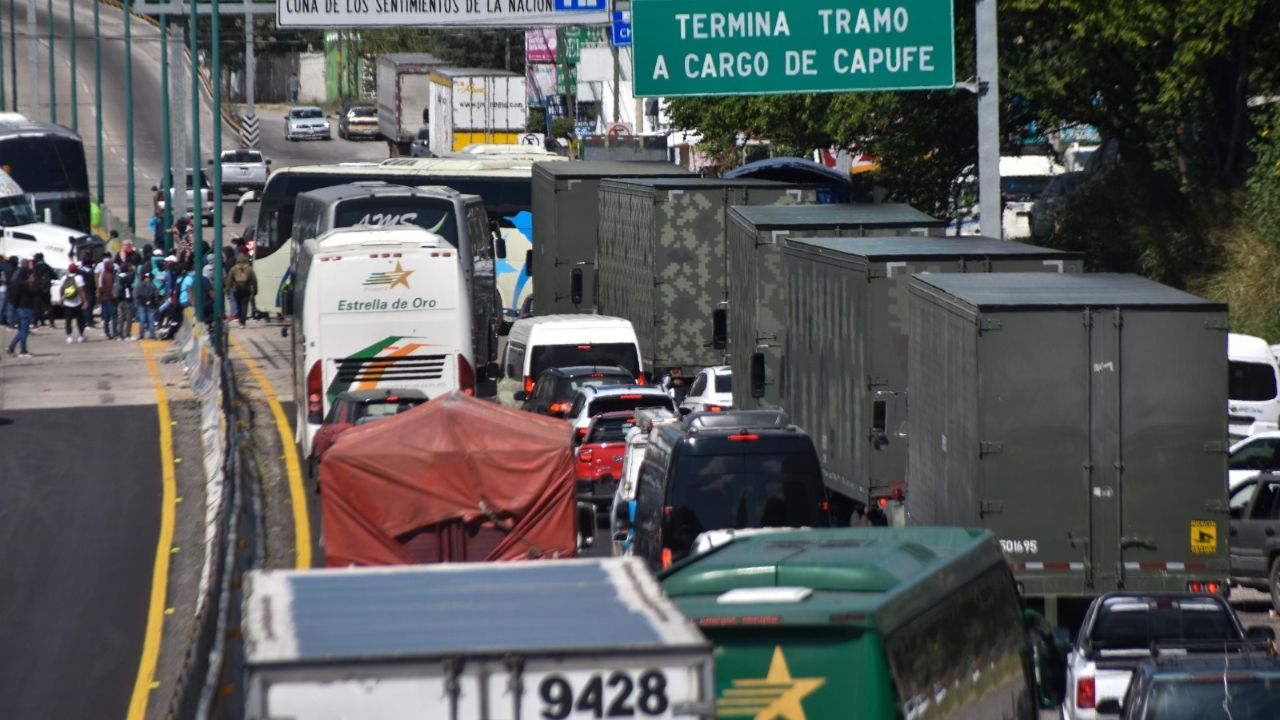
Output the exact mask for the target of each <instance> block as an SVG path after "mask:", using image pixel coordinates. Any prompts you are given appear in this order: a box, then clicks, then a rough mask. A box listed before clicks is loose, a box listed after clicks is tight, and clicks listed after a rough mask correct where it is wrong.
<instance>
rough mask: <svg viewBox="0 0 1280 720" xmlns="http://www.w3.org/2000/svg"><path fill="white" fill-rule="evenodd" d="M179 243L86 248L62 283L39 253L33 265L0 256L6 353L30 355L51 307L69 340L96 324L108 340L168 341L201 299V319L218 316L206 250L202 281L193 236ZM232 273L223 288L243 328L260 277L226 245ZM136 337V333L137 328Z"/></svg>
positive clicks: (204, 248)
mask: <svg viewBox="0 0 1280 720" xmlns="http://www.w3.org/2000/svg"><path fill="white" fill-rule="evenodd" d="M178 237H179V238H183V239H181V240H178V241H177V242H176V243H175V244H174V248H175V252H172V253H170V254H167V255H166V254H165V251H164V250H162V249H161V248H160V247H153V246H152V245H149V244H148V245H146V246H144V247H143V248H142V249H141V250H137V249H135V248H134V247H133V245H132V243H130V242H128V241H125V242H124V243H123V244H122V245H121V248H120V251H119V252H117V253H114V254H112V253H109V252H104V251H102V250H100V249H97V248H93V247H89V248H85V249H82V250H81V251H79V252H76V253H74V254H75V256H76V258H75V261H74V262H72V263H70V264H69V265H68V267H67V272H66V274H65V275H63V276H62V277H61V278H59V277H58V275H57V273H56V272H55V271H54V270H52V269H51V268H50V267H49V265H48V264H47V263H46V262H45V261H44V257H43V255H42V254H36V255H35V256H34V257H33V258H32V259H31V260H18V259H17V258H7V259H6V258H3V257H0V324H3V325H5V326H7V327H10V328H14V329H16V330H17V331H18V332H17V334H15V335H14V337H13V338H12V339H11V340H10V341H9V343H8V346H7V348H6V349H7V352H8V353H9V354H10V355H14V354H18V353H17V351H18V350H21V353H20V355H21V356H22V357H30V356H31V355H30V353H29V351H28V347H27V338H28V337H29V336H30V335H31V333H32V332H33V328H38V327H40V326H42V325H44V324H46V323H47V324H48V326H49V327H54V326H55V322H56V321H55V318H54V315H55V312H54V307H55V306H60V308H61V315H62V320H63V323H64V328H65V333H66V342H67V343H68V344H71V343H75V342H81V343H82V342H85V341H86V336H85V332H86V330H87V329H89V328H97V327H99V325H98V323H99V321H100V322H101V328H102V332H103V335H104V336H105V338H106V339H107V340H121V341H132V340H141V339H143V338H150V339H152V340H155V339H158V338H164V339H171V338H172V337H173V335H174V334H175V333H176V332H177V329H178V327H179V326H181V324H182V321H183V310H184V309H185V308H189V307H190V308H194V307H195V306H196V302H195V301H196V298H197V297H199V298H202V300H203V302H202V303H200V307H199V309H200V316H199V319H200V320H201V321H202V322H206V323H207V322H209V321H210V320H211V319H212V317H213V305H214V303H213V297H214V284H213V266H212V263H211V262H210V260H211V256H209V254H208V252H209V248H208V246H207V245H204V244H201V250H202V251H203V252H204V253H205V255H204V257H205V263H204V268H203V271H202V272H201V273H200V276H199V277H197V274H196V272H195V270H194V265H195V263H194V259H195V254H194V250H193V248H192V247H191V241H190V235H189V234H188V235H186V236H185V237H183V236H182V235H178ZM224 251H225V252H226V253H227V255H228V257H227V263H226V267H227V270H226V272H225V276H224V285H225V287H226V290H227V294H228V296H229V297H230V299H231V301H232V306H233V308H235V311H236V316H237V317H238V318H239V320H240V325H241V327H243V326H244V324H245V320H246V319H247V317H248V313H249V312H250V307H251V305H252V295H253V293H256V292H257V278H256V276H255V275H254V273H253V268H252V265H250V263H249V260H248V257H247V255H245V254H244V253H240V254H239V255H238V257H237V254H236V251H235V250H234V249H232V248H225V249H224ZM135 322H136V324H137V335H136V336H135V335H134V324H135Z"/></svg>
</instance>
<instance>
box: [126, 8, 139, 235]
mask: <svg viewBox="0 0 1280 720" xmlns="http://www.w3.org/2000/svg"><path fill="white" fill-rule="evenodd" d="M132 15H133V0H124V138H125V141H124V142H125V178H126V179H125V188H126V189H125V197H126V198H128V199H127V200H126V202H128V204H129V232H130V233H136V232H137V231H138V207H137V206H138V203H136V202H134V196H133V193H134V186H133V35H132V31H131V30H130V28H131V27H132V25H133V23H132V22H130V17H131V16H132Z"/></svg>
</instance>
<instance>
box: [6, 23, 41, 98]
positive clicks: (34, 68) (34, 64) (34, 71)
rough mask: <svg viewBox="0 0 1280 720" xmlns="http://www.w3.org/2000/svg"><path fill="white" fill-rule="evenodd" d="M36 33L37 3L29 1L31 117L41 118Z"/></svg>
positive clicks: (28, 47)
mask: <svg viewBox="0 0 1280 720" xmlns="http://www.w3.org/2000/svg"><path fill="white" fill-rule="evenodd" d="M9 1H10V2H13V0H9ZM10 7H13V6H12V5H10ZM36 32H37V31H36V2H35V0H27V70H28V72H29V73H30V77H29V78H28V79H29V80H30V81H31V85H30V86H29V87H30V88H31V117H40V115H39V113H40V41H39V39H38V38H37V36H36Z"/></svg>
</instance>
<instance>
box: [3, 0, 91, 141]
mask: <svg viewBox="0 0 1280 720" xmlns="http://www.w3.org/2000/svg"><path fill="white" fill-rule="evenodd" d="M12 1H13V0H10V2H12ZM94 3H95V4H96V3H97V0H94ZM67 9H68V10H69V11H70V13H71V14H70V19H71V129H72V130H74V131H75V132H80V110H79V108H77V107H76V103H77V102H78V100H77V97H76V45H78V44H80V39H79V38H77V37H76V0H67Z"/></svg>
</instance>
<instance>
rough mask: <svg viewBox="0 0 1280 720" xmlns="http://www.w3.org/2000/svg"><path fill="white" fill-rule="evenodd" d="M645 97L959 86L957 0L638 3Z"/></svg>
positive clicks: (637, 41) (637, 46) (639, 91)
mask: <svg viewBox="0 0 1280 720" xmlns="http://www.w3.org/2000/svg"><path fill="white" fill-rule="evenodd" d="M632 32H633V43H634V50H633V52H634V55H633V57H634V62H635V88H636V95H638V96H642V97H654V96H677V95H759V94H764V93H799V92H847V91H857V90H909V89H929V88H949V87H953V86H954V85H955V39H954V38H955V32H954V23H953V18H952V4H951V1H950V0H898V2H894V3H892V4H875V3H860V2H857V1H856V0H855V2H853V3H848V4H844V5H837V4H835V3H832V2H830V0H798V1H797V2H787V3H778V2H776V0H772V1H771V0H741V1H739V2H734V3H732V4H730V3H727V2H708V3H698V4H696V5H692V6H691V5H690V3H688V2H686V1H684V0H634V2H633V3H632Z"/></svg>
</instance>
